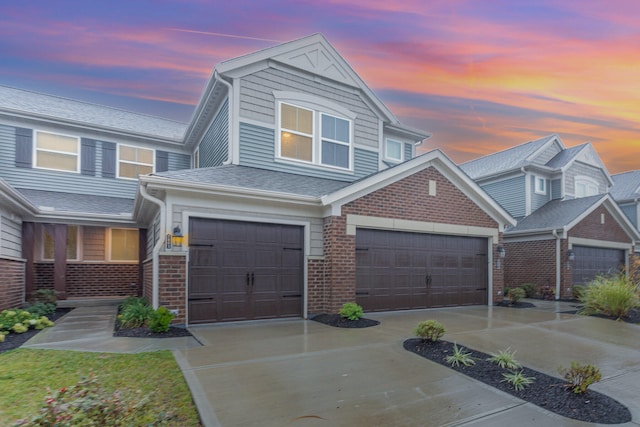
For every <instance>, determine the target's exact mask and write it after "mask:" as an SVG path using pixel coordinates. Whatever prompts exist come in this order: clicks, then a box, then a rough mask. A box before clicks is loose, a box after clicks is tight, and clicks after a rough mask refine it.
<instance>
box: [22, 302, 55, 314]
mask: <svg viewBox="0 0 640 427" xmlns="http://www.w3.org/2000/svg"><path fill="white" fill-rule="evenodd" d="M25 310H27V311H28V312H29V313H31V314H32V315H33V316H35V317H42V316H48V315H50V314H53V313H55V312H56V305H55V304H52V303H50V302H35V303H33V304H29V305H27V306H26V307H25Z"/></svg>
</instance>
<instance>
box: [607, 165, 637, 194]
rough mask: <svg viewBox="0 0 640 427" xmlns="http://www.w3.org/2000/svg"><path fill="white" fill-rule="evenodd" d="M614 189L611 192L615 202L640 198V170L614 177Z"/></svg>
mask: <svg viewBox="0 0 640 427" xmlns="http://www.w3.org/2000/svg"><path fill="white" fill-rule="evenodd" d="M611 178H612V179H613V187H611V190H609V193H610V194H611V197H613V200H615V201H623V200H633V199H636V198H640V193H639V192H638V189H639V188H640V170H637V171H629V172H624V173H619V174H616V175H612V176H611Z"/></svg>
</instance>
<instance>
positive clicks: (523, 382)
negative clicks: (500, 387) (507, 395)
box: [502, 371, 535, 391]
mask: <svg viewBox="0 0 640 427" xmlns="http://www.w3.org/2000/svg"><path fill="white" fill-rule="evenodd" d="M502 376H503V377H504V379H503V380H502V381H503V382H504V381H506V382H508V383H509V384H511V385H512V386H513V388H514V389H516V391H520V390H524V388H525V387H526V386H528V385H530V384H533V382H534V381H535V377H525V376H524V374H523V372H522V371H520V372H509V373H507V374H502Z"/></svg>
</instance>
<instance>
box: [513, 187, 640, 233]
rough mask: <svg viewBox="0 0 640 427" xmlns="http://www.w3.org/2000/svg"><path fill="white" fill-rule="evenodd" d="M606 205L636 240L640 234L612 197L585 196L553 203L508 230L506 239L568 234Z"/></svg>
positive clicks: (602, 195)
mask: <svg viewBox="0 0 640 427" xmlns="http://www.w3.org/2000/svg"><path fill="white" fill-rule="evenodd" d="M602 204H605V205H606V207H607V208H608V210H609V211H610V212H611V214H612V215H613V217H614V218H615V219H616V221H617V222H618V223H619V224H620V226H621V227H622V228H623V229H624V230H625V232H626V233H627V234H628V235H629V236H630V238H632V239H633V240H634V241H635V240H640V234H638V231H637V230H636V229H635V227H634V226H633V225H632V224H631V223H630V222H629V220H628V219H627V217H626V216H625V215H624V214H623V213H622V211H621V210H620V208H619V207H618V205H617V204H616V203H615V202H614V201H613V199H611V197H610V196H609V195H608V194H599V195H596V196H589V197H582V198H578V199H570V200H560V199H558V200H551V201H549V202H547V203H546V204H545V205H544V206H542V207H541V208H539V209H538V210H536V211H535V212H533V213H532V214H531V215H529V216H527V217H525V218H524V219H522V220H520V221H518V224H517V225H516V226H515V227H512V228H510V229H508V230H506V231H505V233H504V234H505V237H508V236H517V235H533V234H544V233H549V232H552V231H553V230H560V229H563V230H564V231H565V232H566V231H568V230H570V229H571V228H572V227H573V226H575V225H576V224H578V223H579V222H580V221H582V220H583V219H584V218H585V217H586V216H587V215H589V214H590V213H591V212H593V210H595V209H596V208H597V207H598V206H600V205H602Z"/></svg>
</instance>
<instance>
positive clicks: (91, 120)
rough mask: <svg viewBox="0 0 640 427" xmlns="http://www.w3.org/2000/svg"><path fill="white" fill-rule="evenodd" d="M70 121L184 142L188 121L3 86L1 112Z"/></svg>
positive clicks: (0, 87) (0, 99)
mask: <svg viewBox="0 0 640 427" xmlns="http://www.w3.org/2000/svg"><path fill="white" fill-rule="evenodd" d="M1 110H5V111H11V112H19V113H27V114H31V115H37V116H44V117H50V118H55V119H62V120H69V121H73V122H77V123H81V124H87V125H91V126H100V127H104V128H108V129H113V130H118V131H125V132H133V133H137V134H143V135H148V136H150V137H161V138H168V139H173V140H179V141H181V140H182V138H183V137H184V133H185V130H186V129H187V124H186V123H180V122H176V121H173V120H168V119H163V118H159V117H153V116H148V115H146V114H140V113H133V112H130V111H125V110H120V109H117V108H112V107H105V106H102V105H97V104H91V103H88V102H83V101H76V100H73V99H68V98H63V97H60V96H54V95H45V94H42V93H37V92H31V91H28V90H22V89H17V88H12V87H8V86H2V85H0V111H1Z"/></svg>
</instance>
